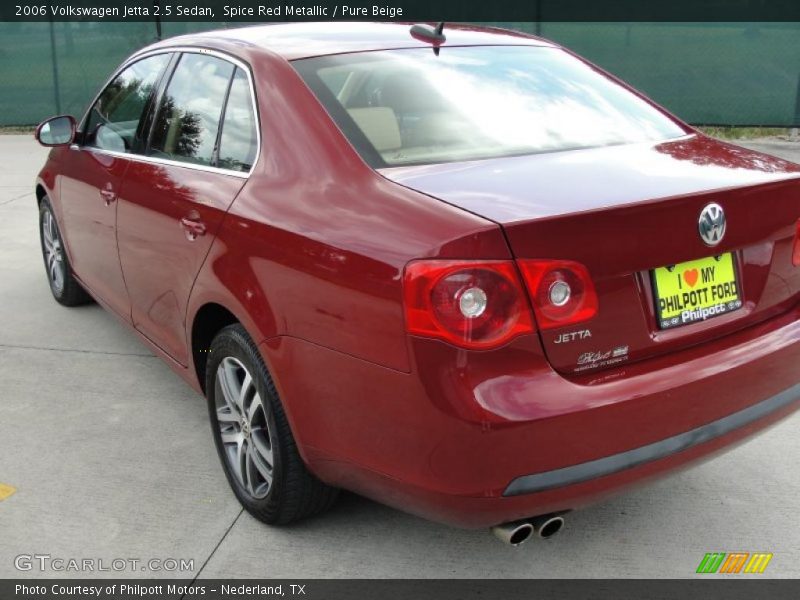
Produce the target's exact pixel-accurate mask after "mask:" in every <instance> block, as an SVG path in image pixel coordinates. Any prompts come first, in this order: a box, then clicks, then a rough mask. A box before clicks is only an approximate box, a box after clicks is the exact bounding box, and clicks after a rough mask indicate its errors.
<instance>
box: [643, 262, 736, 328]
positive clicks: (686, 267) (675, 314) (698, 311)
mask: <svg viewBox="0 0 800 600" xmlns="http://www.w3.org/2000/svg"><path fill="white" fill-rule="evenodd" d="M717 269H719V270H717ZM650 280H651V282H652V288H653V298H654V300H655V306H654V308H655V317H656V324H657V325H658V328H659V329H662V330H663V329H675V328H677V327H685V326H687V325H692V324H694V323H700V322H703V321H707V320H708V319H712V318H714V317H720V316H722V315H726V314H729V313H731V312H734V311H736V310H739V309H740V308H742V306H743V305H744V302H743V299H742V286H741V277H740V274H739V271H738V269H737V264H736V257H735V255H734V254H733V252H724V253H722V254H718V255H712V256H707V257H703V258H698V259H694V260H689V261H686V262H682V263H678V264H675V265H668V266H665V267H658V268H656V269H652V270H651V271H650ZM726 285H727V287H726ZM720 286H721V287H720ZM731 286H733V288H732V287H731ZM702 290H705V291H702Z"/></svg>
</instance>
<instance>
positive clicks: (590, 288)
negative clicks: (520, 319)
mask: <svg viewBox="0 0 800 600" xmlns="http://www.w3.org/2000/svg"><path fill="white" fill-rule="evenodd" d="M517 264H518V265H519V268H520V270H521V271H522V277H523V278H524V279H525V284H526V285H527V286H528V293H529V294H530V296H531V299H532V300H533V311H534V313H535V314H536V322H537V324H538V325H539V328H541V329H552V328H554V327H565V326H568V325H573V324H575V323H580V322H581V321H586V320H588V319H591V318H592V317H594V316H595V315H596V314H597V292H595V289H594V283H592V279H591V278H590V277H589V271H587V270H586V267H584V266H583V265H582V264H580V263H576V262H572V261H567V260H519V261H517Z"/></svg>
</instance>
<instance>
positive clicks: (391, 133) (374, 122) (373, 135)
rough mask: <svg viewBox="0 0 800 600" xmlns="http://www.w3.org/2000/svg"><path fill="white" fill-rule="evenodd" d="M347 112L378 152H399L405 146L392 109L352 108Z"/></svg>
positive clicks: (377, 107) (375, 107)
mask: <svg viewBox="0 0 800 600" xmlns="http://www.w3.org/2000/svg"><path fill="white" fill-rule="evenodd" d="M347 112H348V113H349V114H350V117H351V118H352V119H353V121H355V122H356V125H358V127H359V129H361V131H362V132H363V133H364V135H365V136H367V139H368V140H369V141H370V143H371V144H372V145H373V146H375V149H376V150H377V151H378V152H386V151H389V150H397V149H398V148H400V147H401V146H402V145H403V143H402V141H401V139H400V128H399V127H398V125H397V117H396V116H395V114H394V111H393V110H392V109H391V108H389V107H387V106H373V107H369V108H350V109H348V111H347Z"/></svg>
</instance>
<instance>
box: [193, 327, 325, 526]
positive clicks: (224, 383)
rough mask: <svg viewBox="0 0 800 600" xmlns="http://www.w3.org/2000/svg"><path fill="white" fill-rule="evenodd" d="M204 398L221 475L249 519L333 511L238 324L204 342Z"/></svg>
mask: <svg viewBox="0 0 800 600" xmlns="http://www.w3.org/2000/svg"><path fill="white" fill-rule="evenodd" d="M206 395H207V396H208V410H209V415H210V418H211V427H212V431H213V435H214V442H215V444H216V446H217V453H218V454H219V457H220V460H221V462H222V466H223V469H224V470H225V476H226V477H227V478H228V482H229V483H230V485H231V488H232V489H233V492H234V493H235V494H236V497H237V498H238V499H239V502H241V504H242V506H244V508H245V509H247V511H248V512H249V513H251V514H252V515H253V516H255V517H256V518H258V519H260V520H262V521H264V522H266V523H270V524H285V523H290V522H292V521H297V520H299V519H302V518H304V517H308V516H311V515H313V514H316V513H319V512H322V511H324V510H326V509H327V508H328V507H330V506H331V505H332V504H333V502H334V500H335V499H336V495H337V490H336V489H335V488H332V487H330V486H328V485H326V484H324V483H323V482H321V481H320V480H319V479H317V478H316V477H315V476H314V475H312V474H311V473H310V472H309V471H308V470H307V469H306V467H305V465H304V464H303V461H302V459H301V458H300V455H299V453H298V451H297V445H296V444H295V441H294V436H293V435H292V432H291V430H290V428H289V423H288V421H287V419H286V414H285V412H284V410H283V405H282V404H281V401H280V399H279V398H278V393H277V391H276V389H275V385H274V384H273V382H272V378H271V377H270V375H269V373H268V372H267V369H266V367H265V366H264V363H263V361H262V360H261V355H260V354H259V352H258V349H257V348H256V346H255V344H253V342H252V340H251V339H250V336H248V335H247V333H246V332H245V330H244V328H243V327H242V326H241V325H238V324H237V325H230V326H228V327H226V328H224V329H223V330H222V331H221V332H220V333H219V334H218V335H217V336H216V337H215V338H214V341H213V342H212V343H211V352H210V355H209V359H208V364H207V366H206Z"/></svg>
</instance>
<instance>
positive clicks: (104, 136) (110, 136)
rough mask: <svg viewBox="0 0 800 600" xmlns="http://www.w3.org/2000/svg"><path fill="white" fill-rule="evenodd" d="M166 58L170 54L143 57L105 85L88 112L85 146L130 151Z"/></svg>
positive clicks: (137, 137)
mask: <svg viewBox="0 0 800 600" xmlns="http://www.w3.org/2000/svg"><path fill="white" fill-rule="evenodd" d="M169 59H170V55H169V54H157V55H155V56H150V57H148V58H143V59H142V60H140V61H137V62H135V63H134V64H132V65H131V66H129V67H127V68H126V69H125V70H124V71H122V72H121V73H120V74H119V75H117V76H116V77H115V78H114V81H112V82H111V83H110V84H108V87H106V89H105V90H103V93H102V94H100V97H99V98H98V99H97V102H95V103H94V106H92V109H91V110H90V111H89V116H88V118H87V121H86V126H85V128H84V137H83V140H84V144H85V145H87V146H91V147H94V148H102V149H104V150H114V151H116V152H132V151H134V150H135V149H136V148H137V147H138V146H139V145H140V143H141V139H140V132H139V121H140V119H141V117H142V113H143V112H144V109H145V107H146V106H147V102H148V100H149V99H150V94H151V93H152V91H153V87H154V86H155V85H156V83H157V82H158V78H159V76H160V75H161V72H162V71H163V70H164V68H165V67H166V66H167V63H168V62H169Z"/></svg>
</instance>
